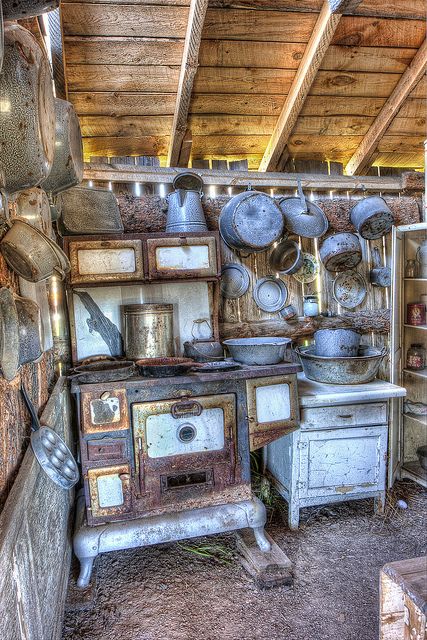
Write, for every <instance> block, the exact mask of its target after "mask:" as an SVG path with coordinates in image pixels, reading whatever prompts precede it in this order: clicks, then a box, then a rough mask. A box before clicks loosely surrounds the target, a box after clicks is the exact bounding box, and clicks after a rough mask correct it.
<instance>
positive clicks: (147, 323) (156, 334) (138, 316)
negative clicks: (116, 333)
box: [123, 303, 175, 360]
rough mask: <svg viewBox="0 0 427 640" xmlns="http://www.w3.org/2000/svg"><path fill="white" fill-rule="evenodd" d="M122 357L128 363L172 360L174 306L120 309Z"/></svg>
mask: <svg viewBox="0 0 427 640" xmlns="http://www.w3.org/2000/svg"><path fill="white" fill-rule="evenodd" d="M123 315H124V327H125V353H126V358H128V359H129V360H140V359H142V358H166V357H170V356H174V355H175V354H174V343H173V305H172V304H152V303H148V304H128V305H125V306H124V307H123Z"/></svg>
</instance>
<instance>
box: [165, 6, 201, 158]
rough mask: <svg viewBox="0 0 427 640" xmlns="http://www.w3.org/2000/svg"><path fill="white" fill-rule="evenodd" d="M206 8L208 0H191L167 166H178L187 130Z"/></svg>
mask: <svg viewBox="0 0 427 640" xmlns="http://www.w3.org/2000/svg"><path fill="white" fill-rule="evenodd" d="M207 8H208V0H191V4H190V10H189V15H188V26H187V33H186V36H185V43H184V53H183V56H182V63H181V71H180V76H179V82H178V92H177V96H176V104H175V113H174V118H173V125H172V132H171V137H170V142H169V149H168V159H167V166H168V167H171V166H178V163H179V160H180V153H181V146H182V142H183V140H184V136H185V134H186V132H187V119H188V110H189V107H190V100H191V93H192V90H193V82H194V78H195V75H196V72H197V66H198V60H199V48H200V42H201V39H202V29H203V23H204V21H205V16H206V10H207Z"/></svg>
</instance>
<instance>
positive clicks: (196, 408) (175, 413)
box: [171, 399, 203, 419]
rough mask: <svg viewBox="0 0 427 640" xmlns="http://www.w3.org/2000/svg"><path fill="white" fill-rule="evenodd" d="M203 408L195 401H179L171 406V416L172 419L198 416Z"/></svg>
mask: <svg viewBox="0 0 427 640" xmlns="http://www.w3.org/2000/svg"><path fill="white" fill-rule="evenodd" d="M202 411H203V407H202V405H201V404H200V402H197V400H188V399H184V400H179V401H178V402H175V403H174V404H173V405H172V406H171V414H172V417H173V418H176V419H178V418H184V417H187V416H200V415H201V413H202Z"/></svg>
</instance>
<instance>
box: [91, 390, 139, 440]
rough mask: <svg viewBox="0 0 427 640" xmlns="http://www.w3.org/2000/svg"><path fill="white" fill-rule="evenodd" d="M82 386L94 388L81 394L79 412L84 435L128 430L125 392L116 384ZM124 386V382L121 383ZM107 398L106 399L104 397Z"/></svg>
mask: <svg viewBox="0 0 427 640" xmlns="http://www.w3.org/2000/svg"><path fill="white" fill-rule="evenodd" d="M115 384H116V386H114V383H110V385H113V386H107V385H106V384H100V383H98V385H97V386H96V385H84V387H86V386H96V389H94V390H93V391H89V392H86V391H84V392H83V393H82V397H81V412H82V422H81V425H82V428H83V431H84V433H98V432H108V431H119V430H122V429H129V413H128V403H127V398H126V391H125V389H122V388H117V383H115ZM123 384H124V382H123ZM106 396H108V397H106Z"/></svg>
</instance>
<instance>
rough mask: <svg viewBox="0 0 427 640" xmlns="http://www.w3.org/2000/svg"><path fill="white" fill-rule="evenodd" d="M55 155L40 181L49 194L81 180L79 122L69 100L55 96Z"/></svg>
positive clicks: (81, 150)
mask: <svg viewBox="0 0 427 640" xmlns="http://www.w3.org/2000/svg"><path fill="white" fill-rule="evenodd" d="M55 119H56V129H55V136H56V138H55V155H54V157H53V164H52V169H51V172H50V173H49V176H48V177H47V179H46V180H45V181H44V182H43V183H42V187H43V189H44V190H45V191H48V192H49V193H50V194H54V195H55V194H57V193H59V192H60V191H65V190H66V189H70V187H74V186H76V185H77V184H79V183H80V182H81V181H82V180H83V169H84V161H83V144H82V134H81V131H80V123H79V119H78V117H77V114H76V112H75V110H74V107H73V105H72V104H71V102H67V101H66V100H60V99H59V98H55Z"/></svg>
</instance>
